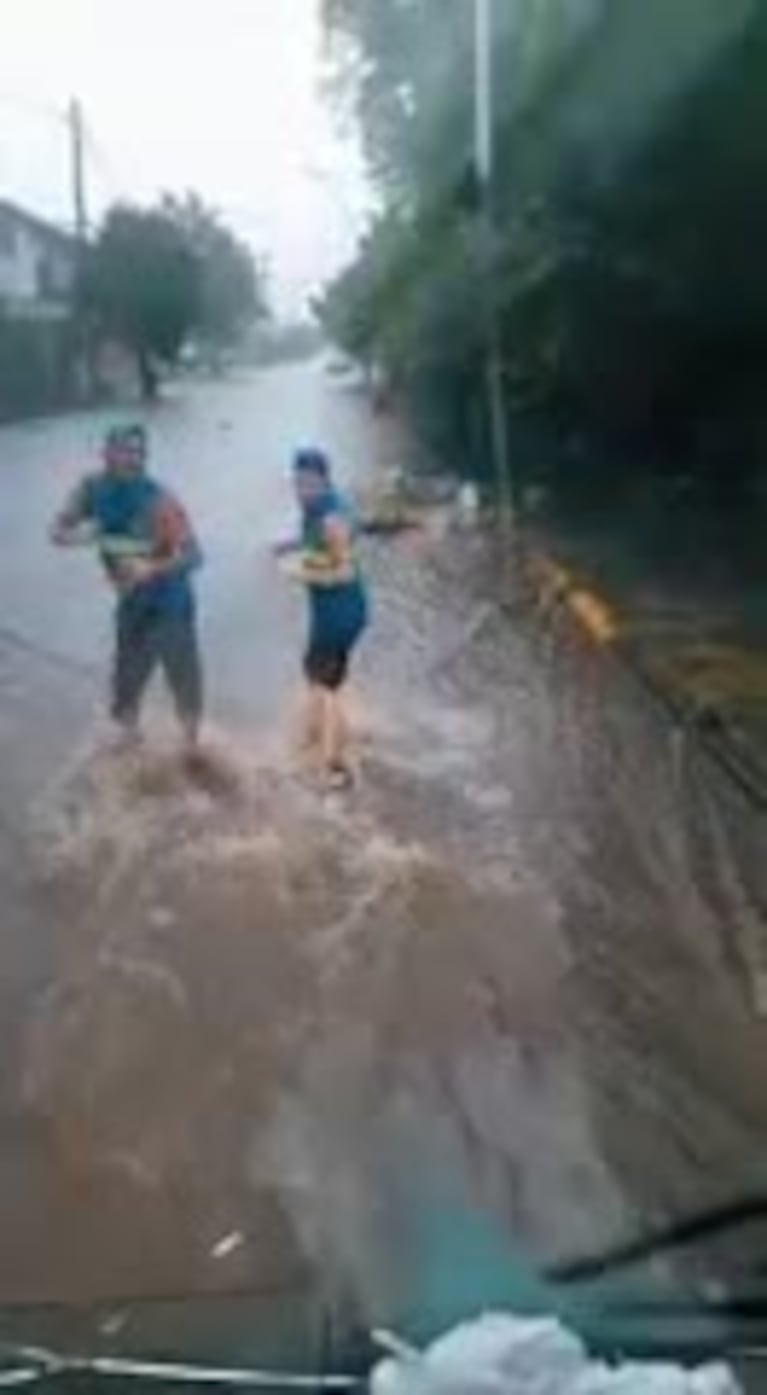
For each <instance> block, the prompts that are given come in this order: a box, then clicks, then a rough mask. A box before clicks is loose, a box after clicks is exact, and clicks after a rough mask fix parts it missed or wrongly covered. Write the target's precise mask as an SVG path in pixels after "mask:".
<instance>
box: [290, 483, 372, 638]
mask: <svg viewBox="0 0 767 1395" xmlns="http://www.w3.org/2000/svg"><path fill="white" fill-rule="evenodd" d="M332 517H338V518H343V519H344V520H345V521H346V523H347V524H348V526H349V531H350V534H351V537H352V545H353V544H354V539H355V535H356V531H357V530H356V525H355V519H354V514H353V511H352V509H351V507H350V505H349V503H348V502H347V500H346V499H344V498H343V496H342V495H341V494H339V493H337V491H336V490H335V489H328V490H326V492H325V493H324V494H322V495H321V496H320V497H319V498H318V499H315V500H314V501H313V502H312V503H311V504H309V505H307V506H305V508H304V511H303V538H302V542H303V546H304V548H305V550H306V551H307V552H313V553H320V554H322V553H327V552H328V545H327V541H326V538H325V523H326V521H327V519H328V518H332ZM352 560H353V565H354V576H353V577H352V578H351V579H350V580H349V581H341V582H339V583H338V584H337V585H334V586H323V585H319V584H318V585H312V584H311V583H310V584H309V587H308V590H309V607H310V617H311V627H312V639H313V642H315V643H319V644H324V645H326V646H327V647H328V648H340V649H344V648H347V647H348V646H349V645H351V644H353V643H354V641H355V640H356V639H357V637H358V636H359V635H360V633H361V632H362V630H363V629H364V628H365V626H366V624H367V622H368V600H367V592H366V588H365V584H364V581H363V579H362V571H361V568H360V565H359V560H358V558H357V556H356V552H354V553H353V559H352Z"/></svg>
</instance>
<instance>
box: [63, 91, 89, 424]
mask: <svg viewBox="0 0 767 1395" xmlns="http://www.w3.org/2000/svg"><path fill="white" fill-rule="evenodd" d="M67 124H68V126H69V139H70V149H71V168H72V205H73V211H74V224H75V244H76V249H77V257H76V269H75V288H74V313H75V324H76V331H77V344H78V351H79V366H80V372H81V374H82V380H81V384H80V391H81V393H82V395H83V396H84V397H85V398H86V400H87V399H88V398H89V397H90V395H91V391H92V386H93V364H92V361H91V360H92V354H91V343H90V336H89V333H88V326H87V324H86V319H85V306H84V303H83V278H84V275H85V259H86V256H87V251H88V207H87V202H86V197H85V138H84V137H85V133H84V128H83V113H82V107H81V106H80V103H79V102H78V101H77V99H76V98H74V97H73V98H72V101H71V102H70V103H69V109H68V111H67Z"/></svg>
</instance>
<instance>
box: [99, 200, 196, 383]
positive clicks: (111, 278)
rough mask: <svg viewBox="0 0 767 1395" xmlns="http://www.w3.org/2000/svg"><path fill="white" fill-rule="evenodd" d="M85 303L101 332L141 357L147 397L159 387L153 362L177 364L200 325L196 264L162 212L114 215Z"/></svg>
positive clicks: (126, 210) (124, 209) (123, 210)
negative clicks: (109, 334)
mask: <svg viewBox="0 0 767 1395" xmlns="http://www.w3.org/2000/svg"><path fill="white" fill-rule="evenodd" d="M84 298H85V302H86V304H87V305H88V306H89V307H90V311H91V314H92V316H93V318H94V320H95V321H96V323H97V325H99V326H100V327H101V328H103V329H105V330H107V331H108V332H109V333H111V334H113V335H114V336H115V337H116V338H117V339H119V340H120V341H121V342H122V343H124V344H125V345H126V346H127V347H128V348H130V349H131V350H132V351H133V352H134V354H135V355H136V362H137V364H138V367H139V373H140V376H141V383H142V388H143V391H144V393H145V395H146V396H147V397H152V396H154V394H155V392H156V388H157V377H156V370H155V361H156V360H159V361H160V362H164V363H173V362H174V361H175V359H176V358H177V357H178V354H179V351H180V349H181V347H182V345H183V343H184V340H185V338H186V336H187V335H188V334H189V332H190V331H191V329H192V328H193V326H194V325H196V324H197V323H198V322H199V318H200V302H201V278H200V269H199V265H198V262H197V260H196V258H195V256H194V253H193V251H192V249H191V247H190V246H189V243H188V240H187V239H186V237H185V236H184V234H183V232H182V230H181V229H180V228H179V227H178V225H177V223H176V222H175V221H174V219H173V218H172V217H170V216H169V215H168V213H167V211H165V210H164V209H163V208H157V209H141V208H135V207H131V206H129V205H118V206H117V207H115V208H113V209H112V210H111V211H110V212H109V213H108V214H107V217H106V219H105V221H104V224H103V227H102V228H101V231H100V233H99V236H98V238H97V240H96V242H95V243H94V244H93V246H92V247H91V249H90V252H89V256H88V260H87V263H86V266H85V270H84Z"/></svg>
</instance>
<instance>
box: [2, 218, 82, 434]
mask: <svg viewBox="0 0 767 1395" xmlns="http://www.w3.org/2000/svg"><path fill="white" fill-rule="evenodd" d="M76 271H77V243H76V241H75V239H74V238H73V237H72V236H71V235H70V234H69V233H66V232H63V231H62V230H61V229H60V228H57V227H55V226H54V225H53V224H52V223H48V222H46V221H45V220H44V219H43V218H38V217H37V215H36V214H34V213H28V212H27V210H26V209H24V208H19V206H18V205H17V204H14V203H10V202H9V201H8V200H6V199H0V421H7V420H9V419H10V418H13V417H24V416H34V415H36V414H38V413H41V412H50V411H56V410H58V409H60V408H63V407H67V406H70V405H72V404H73V403H76V402H79V401H82V400H84V398H85V396H86V395H87V377H86V370H85V369H84V366H83V364H84V360H83V353H82V349H81V347H80V345H79V343H78V334H77V327H76V324H75V319H74V316H73V313H72V311H73V295H74V289H75V279H76Z"/></svg>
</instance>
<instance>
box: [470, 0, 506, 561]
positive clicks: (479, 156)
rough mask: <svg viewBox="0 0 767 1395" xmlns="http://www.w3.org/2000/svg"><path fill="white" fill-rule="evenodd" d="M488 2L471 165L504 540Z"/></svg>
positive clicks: (478, 48)
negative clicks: (476, 192) (476, 197)
mask: <svg viewBox="0 0 767 1395" xmlns="http://www.w3.org/2000/svg"><path fill="white" fill-rule="evenodd" d="M493 3H494V0H474V19H475V60H476V73H475V146H476V153H475V160H476V169H477V180H478V184H479V198H480V223H481V228H480V238H481V247H482V260H483V267H482V281H483V290H484V304H485V316H486V329H485V332H486V339H487V342H486V365H485V377H486V391H487V408H488V417H489V424H490V443H491V450H492V455H493V469H494V473H495V480H496V488H497V491H498V508H499V515H500V521H501V529H502V534H503V536H504V539H505V540H507V539H508V535H509V534H510V533H511V530H512V526H513V522H514V494H513V488H512V476H511V459H510V453H509V439H508V430H507V423H506V409H505V403H504V392H503V359H502V354H501V336H500V325H499V323H498V306H497V301H496V298H495V291H494V287H493V284H492V280H493V257H492V250H493V234H494V231H495V217H494V207H493V205H494V197H493V196H494V176H495V141H494V105H495V103H494V91H493Z"/></svg>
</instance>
